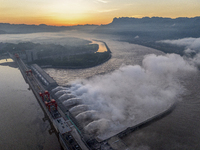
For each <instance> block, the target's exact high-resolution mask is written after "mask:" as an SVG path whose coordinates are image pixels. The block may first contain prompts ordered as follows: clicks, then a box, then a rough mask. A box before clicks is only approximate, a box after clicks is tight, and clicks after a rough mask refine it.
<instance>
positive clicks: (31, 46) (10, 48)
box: [0, 40, 111, 68]
mask: <svg viewBox="0 0 200 150" xmlns="http://www.w3.org/2000/svg"><path fill="white" fill-rule="evenodd" d="M104 44H105V45H106V43H104ZM106 48H107V51H106V52H97V51H98V49H99V45H98V44H90V43H89V42H88V41H87V40H85V42H84V41H83V42H82V44H80V43H79V44H76V45H58V44H40V43H32V42H23V43H18V44H14V43H0V54H4V53H6V52H10V53H13V54H14V53H23V54H24V56H25V57H26V59H27V55H26V50H29V51H31V53H29V54H28V55H29V57H32V58H33V57H34V59H33V61H31V62H28V63H29V64H33V63H36V64H38V65H40V66H49V67H50V66H51V67H60V68H86V67H93V66H96V65H99V64H102V63H104V62H105V61H107V60H108V59H110V57H111V51H110V49H109V48H108V46H107V45H106Z"/></svg>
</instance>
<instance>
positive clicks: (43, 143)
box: [0, 59, 60, 150]
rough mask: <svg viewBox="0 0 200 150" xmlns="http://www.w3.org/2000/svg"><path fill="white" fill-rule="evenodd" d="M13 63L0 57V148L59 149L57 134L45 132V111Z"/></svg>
mask: <svg viewBox="0 0 200 150" xmlns="http://www.w3.org/2000/svg"><path fill="white" fill-rule="evenodd" d="M10 66H12V67H10ZM16 67H17V66H16V65H15V63H14V62H13V61H12V60H11V59H8V60H7V61H6V60H1V61H0V72H1V73H0V114H1V115H0V131H1V136H0V149H2V150H42V149H44V150H55V149H60V144H59V142H58V139H57V136H56V135H55V134H54V133H53V134H51V135H50V134H49V132H48V130H49V129H51V125H50V123H49V122H48V120H46V121H45V122H44V121H43V118H44V116H45V115H44V113H43V111H42V109H41V108H40V106H39V103H38V102H37V100H36V98H35V96H34V95H33V93H32V91H29V90H28V87H29V86H28V84H26V83H25V81H24V79H23V77H22V75H21V72H20V71H19V69H18V68H16Z"/></svg>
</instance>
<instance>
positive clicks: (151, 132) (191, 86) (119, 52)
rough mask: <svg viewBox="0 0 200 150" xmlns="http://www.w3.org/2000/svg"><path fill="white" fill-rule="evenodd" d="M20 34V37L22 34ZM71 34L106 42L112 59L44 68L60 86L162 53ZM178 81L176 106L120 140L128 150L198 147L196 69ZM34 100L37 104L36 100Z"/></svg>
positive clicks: (198, 82)
mask: <svg viewBox="0 0 200 150" xmlns="http://www.w3.org/2000/svg"><path fill="white" fill-rule="evenodd" d="M38 35H39V36H40V35H41V34H38ZM52 35H53V34H52ZM20 36H21V39H23V36H25V35H20ZM62 36H63V37H65V35H63V34H62V35H61V36H60V37H62ZM66 36H68V35H66ZM71 36H72V35H71ZM73 36H75V37H80V38H81V37H82V38H86V39H88V38H89V39H91V38H95V39H98V40H102V41H105V42H106V43H107V45H108V46H109V48H110V49H111V51H112V58H111V59H110V60H109V61H108V62H106V63H104V64H102V65H99V66H96V67H92V68H88V69H76V70H72V69H68V70H64V69H45V71H47V73H49V74H50V76H52V77H53V78H54V79H55V80H56V81H57V82H58V83H59V84H60V85H67V84H69V83H73V82H74V81H75V80H77V79H78V80H80V81H82V79H85V78H91V77H94V76H96V75H99V74H107V73H111V72H113V71H114V70H118V69H119V68H120V67H121V66H126V65H141V64H142V60H143V59H144V56H145V55H147V54H157V55H163V53H162V52H160V51H157V50H154V49H151V48H147V47H144V46H139V45H134V44H129V43H127V42H119V41H116V39H117V38H116V37H108V36H99V35H95V36H92V35H83V34H82V35H80V34H74V35H73ZM44 38H45V37H44ZM19 39H20V38H19ZM19 76H20V74H19ZM21 78H22V77H21ZM180 84H181V85H183V86H184V87H185V89H186V90H185V92H184V94H182V95H181V97H179V98H178V103H177V107H176V108H175V110H174V111H173V112H172V113H171V114H169V115H168V116H166V117H165V118H162V119H161V120H158V121H156V122H154V123H152V124H150V125H148V126H147V127H144V128H142V129H140V130H138V131H136V132H133V133H132V134H130V135H128V136H125V137H124V138H123V142H124V143H125V144H126V145H127V146H128V147H130V149H152V150H154V149H157V150H160V149H163V150H168V149H200V144H199V140H200V129H199V126H200V119H199V117H198V115H199V113H200V109H199V107H200V102H199V98H200V96H199V90H200V87H199V85H200V73H199V71H197V72H195V73H189V74H183V75H182V76H181V77H180ZM22 87H23V86H22ZM1 95H2V94H1ZM33 101H34V102H35V103H37V101H36V100H35V99H34V100H33ZM28 106H30V105H28ZM30 108H31V107H30ZM39 110H40V108H39ZM38 121H39V120H38Z"/></svg>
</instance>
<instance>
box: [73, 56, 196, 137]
mask: <svg viewBox="0 0 200 150" xmlns="http://www.w3.org/2000/svg"><path fill="white" fill-rule="evenodd" d="M195 70H196V69H195V68H194V67H193V66H191V65H190V64H189V63H188V62H187V61H185V60H184V59H183V58H182V57H181V56H179V55H176V54H168V55H166V56H157V55H155V54H151V55H147V56H145V58H144V60H143V62H142V66H139V65H135V66H131V65H129V66H122V67H121V68H119V70H116V71H114V72H113V73H110V74H107V75H100V76H96V77H93V78H91V79H89V80H84V81H77V82H74V83H72V87H71V89H70V90H71V92H72V94H74V95H76V96H77V97H78V98H80V99H82V103H83V104H84V105H87V106H88V109H89V110H87V111H88V113H89V112H90V111H91V110H93V111H95V112H97V113H94V116H91V114H90V115H89V117H91V118H93V120H91V122H90V123H89V122H88V124H85V125H84V126H85V130H86V131H87V132H88V133H91V134H95V135H98V137H99V138H100V139H101V138H102V139H104V138H107V137H109V136H110V135H113V134H116V133H118V132H120V131H122V130H124V129H126V128H127V127H131V126H133V125H134V124H137V123H139V122H140V121H144V120H145V119H147V118H149V117H151V116H153V115H155V114H157V113H159V112H162V111H163V110H164V109H166V108H168V107H169V106H170V105H171V104H173V103H174V102H175V101H176V100H177V98H178V97H179V96H180V95H181V94H183V93H184V87H183V86H182V85H181V84H180V83H179V80H178V78H179V76H180V75H181V74H183V73H187V72H191V71H195ZM83 104H81V105H83ZM88 113H85V112H83V114H81V113H80V114H78V115H77V118H80V116H81V115H86V114H88ZM78 116H79V117H78ZM81 122H84V121H83V120H81ZM97 124H98V126H97ZM105 133H106V134H105Z"/></svg>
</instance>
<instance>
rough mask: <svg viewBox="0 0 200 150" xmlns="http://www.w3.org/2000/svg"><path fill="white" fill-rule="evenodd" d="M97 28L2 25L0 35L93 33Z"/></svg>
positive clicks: (0, 24) (92, 26)
mask: <svg viewBox="0 0 200 150" xmlns="http://www.w3.org/2000/svg"><path fill="white" fill-rule="evenodd" d="M96 27H97V25H77V26H48V25H45V24H40V25H26V24H9V23H0V34H4V33H7V34H18V33H37V32H60V31H65V30H79V31H85V32H91V31H92V30H94V29H95V28H96Z"/></svg>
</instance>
